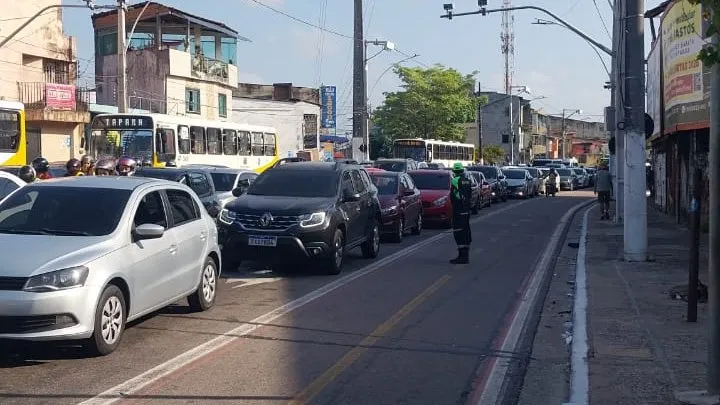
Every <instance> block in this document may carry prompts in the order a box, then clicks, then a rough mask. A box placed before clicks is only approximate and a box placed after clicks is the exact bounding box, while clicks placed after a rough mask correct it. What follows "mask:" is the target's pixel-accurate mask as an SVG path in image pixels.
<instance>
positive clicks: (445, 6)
mask: <svg viewBox="0 0 720 405" xmlns="http://www.w3.org/2000/svg"><path fill="white" fill-rule="evenodd" d="M454 8H455V5H453V3H445V4H443V9H445V12H446V13H447V19H448V20H452V18H453V9H454Z"/></svg>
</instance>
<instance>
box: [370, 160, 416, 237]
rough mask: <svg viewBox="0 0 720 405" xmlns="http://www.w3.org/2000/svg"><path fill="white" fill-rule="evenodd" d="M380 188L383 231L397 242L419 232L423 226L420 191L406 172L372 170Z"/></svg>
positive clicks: (375, 182)
mask: <svg viewBox="0 0 720 405" xmlns="http://www.w3.org/2000/svg"><path fill="white" fill-rule="evenodd" d="M368 173H369V174H370V178H371V179H372V181H373V184H375V188H377V190H378V199H379V200H380V209H381V210H382V224H381V227H380V230H381V232H382V233H383V234H385V235H387V236H389V237H390V238H391V240H392V241H393V242H398V243H399V242H401V241H402V239H403V236H405V233H407V232H412V234H413V235H419V234H420V232H421V231H422V227H423V217H422V212H423V209H422V201H421V200H420V190H418V189H417V188H416V187H415V184H414V183H413V181H412V179H411V178H410V176H408V175H407V174H405V173H398V172H389V171H385V170H368Z"/></svg>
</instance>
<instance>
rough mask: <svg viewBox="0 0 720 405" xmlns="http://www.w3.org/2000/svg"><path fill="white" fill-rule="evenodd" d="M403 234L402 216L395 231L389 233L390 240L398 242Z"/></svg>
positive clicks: (403, 222)
mask: <svg viewBox="0 0 720 405" xmlns="http://www.w3.org/2000/svg"><path fill="white" fill-rule="evenodd" d="M403 236H405V220H404V219H403V218H400V221H399V222H398V227H397V229H396V230H395V233H394V234H392V235H390V241H391V242H394V243H400V242H402V240H403Z"/></svg>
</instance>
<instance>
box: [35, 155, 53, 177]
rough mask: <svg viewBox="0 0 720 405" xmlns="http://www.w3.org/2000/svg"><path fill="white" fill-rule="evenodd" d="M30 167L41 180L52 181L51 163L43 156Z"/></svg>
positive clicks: (36, 159)
mask: <svg viewBox="0 0 720 405" xmlns="http://www.w3.org/2000/svg"><path fill="white" fill-rule="evenodd" d="M30 165H31V166H32V167H33V169H35V175H36V177H37V178H38V179H39V180H48V179H52V175H51V174H50V163H49V162H48V161H47V159H45V158H44V157H42V156H38V157H36V158H35V159H33V161H32V163H30Z"/></svg>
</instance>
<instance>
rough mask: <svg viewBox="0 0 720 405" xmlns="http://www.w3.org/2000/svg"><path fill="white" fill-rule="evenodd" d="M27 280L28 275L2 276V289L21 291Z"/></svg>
mask: <svg viewBox="0 0 720 405" xmlns="http://www.w3.org/2000/svg"><path fill="white" fill-rule="evenodd" d="M27 280H28V279H27V277H0V291H20V290H22V289H23V287H24V286H25V283H26V282H27Z"/></svg>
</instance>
